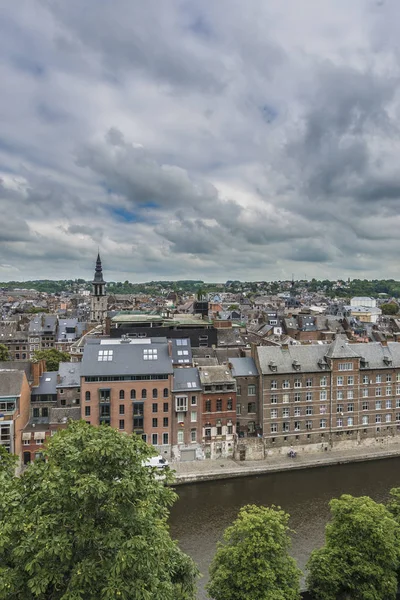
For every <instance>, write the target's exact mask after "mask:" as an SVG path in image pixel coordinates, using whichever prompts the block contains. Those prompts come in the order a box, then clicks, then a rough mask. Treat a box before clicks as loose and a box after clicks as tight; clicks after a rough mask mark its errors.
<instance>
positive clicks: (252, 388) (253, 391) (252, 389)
mask: <svg viewBox="0 0 400 600" xmlns="http://www.w3.org/2000/svg"><path fill="white" fill-rule="evenodd" d="M247 395H248V396H255V395H256V386H255V385H248V386H247Z"/></svg>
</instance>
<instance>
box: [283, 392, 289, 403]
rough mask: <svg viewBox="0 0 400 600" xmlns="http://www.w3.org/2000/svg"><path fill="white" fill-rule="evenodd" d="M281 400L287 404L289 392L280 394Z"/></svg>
mask: <svg viewBox="0 0 400 600" xmlns="http://www.w3.org/2000/svg"><path fill="white" fill-rule="evenodd" d="M282 402H283V403H284V404H289V394H282Z"/></svg>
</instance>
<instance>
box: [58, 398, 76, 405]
mask: <svg viewBox="0 0 400 600" xmlns="http://www.w3.org/2000/svg"><path fill="white" fill-rule="evenodd" d="M77 404H79V402H78V401H77ZM61 406H67V401H66V399H65V398H61Z"/></svg>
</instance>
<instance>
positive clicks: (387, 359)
mask: <svg viewBox="0 0 400 600" xmlns="http://www.w3.org/2000/svg"><path fill="white" fill-rule="evenodd" d="M383 362H384V363H385V365H391V364H392V359H391V358H390V356H387V355H385V356H384V357H383Z"/></svg>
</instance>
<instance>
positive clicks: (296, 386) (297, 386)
mask: <svg viewBox="0 0 400 600" xmlns="http://www.w3.org/2000/svg"><path fill="white" fill-rule="evenodd" d="M294 387H295V388H301V379H295V380H294Z"/></svg>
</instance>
